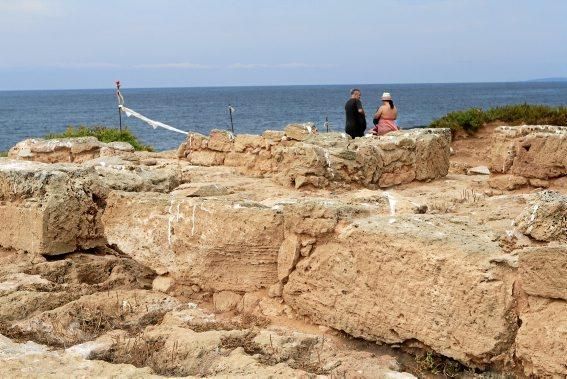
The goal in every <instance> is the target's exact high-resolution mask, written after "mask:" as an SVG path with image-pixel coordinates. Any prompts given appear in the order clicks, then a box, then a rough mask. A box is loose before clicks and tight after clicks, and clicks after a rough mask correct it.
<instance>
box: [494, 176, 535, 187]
mask: <svg viewBox="0 0 567 379" xmlns="http://www.w3.org/2000/svg"><path fill="white" fill-rule="evenodd" d="M527 184H528V179H526V178H524V177H523V176H516V175H494V176H491V177H490V179H488V185H489V186H490V187H491V188H493V189H497V190H501V191H505V190H506V191H513V190H515V189H518V188H522V187H525V186H526V185H527Z"/></svg>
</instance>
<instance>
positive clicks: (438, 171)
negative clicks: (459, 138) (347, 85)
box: [178, 124, 451, 188]
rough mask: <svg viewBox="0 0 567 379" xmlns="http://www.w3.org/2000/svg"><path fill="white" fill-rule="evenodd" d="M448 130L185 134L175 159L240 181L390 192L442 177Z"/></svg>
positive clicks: (298, 127)
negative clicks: (357, 134)
mask: <svg viewBox="0 0 567 379" xmlns="http://www.w3.org/2000/svg"><path fill="white" fill-rule="evenodd" d="M450 142H451V134H450V131H449V130H448V129H419V130H412V131H400V132H394V133H390V134H388V135H386V136H382V137H373V136H370V137H364V138H357V139H354V140H352V139H351V138H350V137H348V136H346V135H345V134H339V133H323V134H315V132H314V130H313V129H312V128H311V126H310V125H305V124H291V125H288V126H287V127H286V129H285V131H283V132H278V131H266V132H264V133H263V134H262V135H261V136H260V135H247V134H244V135H237V136H234V135H232V134H231V133H230V132H226V131H219V130H213V131H212V132H211V134H210V136H209V137H206V136H203V135H200V134H190V135H189V136H188V137H187V140H186V141H185V142H184V143H183V144H182V145H181V146H180V147H179V149H178V156H179V157H180V158H183V159H187V160H188V161H189V162H191V163H192V164H195V165H203V166H218V165H225V166H231V167H236V168H238V170H239V171H240V172H241V173H243V174H246V175H252V176H266V175H267V176H271V177H273V178H274V179H275V180H276V181H277V182H279V183H281V184H283V185H293V186H295V188H300V187H303V186H312V187H316V188H323V187H327V186H330V185H334V186H336V185H341V184H355V185H362V186H366V187H390V186H394V185H397V184H403V183H409V182H411V181H413V180H420V181H427V180H432V179H436V178H440V177H443V176H445V175H447V172H448V169H449V148H450V146H449V145H450Z"/></svg>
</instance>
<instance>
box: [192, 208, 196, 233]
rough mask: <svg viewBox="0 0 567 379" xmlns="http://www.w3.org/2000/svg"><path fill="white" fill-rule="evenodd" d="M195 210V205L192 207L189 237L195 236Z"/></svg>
mask: <svg viewBox="0 0 567 379" xmlns="http://www.w3.org/2000/svg"><path fill="white" fill-rule="evenodd" d="M196 210H197V204H195V205H193V214H192V215H191V235H192V236H194V235H195V211H196Z"/></svg>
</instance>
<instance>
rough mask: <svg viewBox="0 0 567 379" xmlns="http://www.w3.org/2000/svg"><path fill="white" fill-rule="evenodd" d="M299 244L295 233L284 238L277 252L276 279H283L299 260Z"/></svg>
mask: <svg viewBox="0 0 567 379" xmlns="http://www.w3.org/2000/svg"><path fill="white" fill-rule="evenodd" d="M300 248H301V244H300V241H299V238H298V237H297V235H296V234H290V235H289V236H287V237H286V239H284V241H283V243H282V245H281V247H280V250H279V252H278V280H283V279H285V278H287V277H288V275H289V274H290V273H291V272H292V271H293V269H294V268H295V265H296V263H297V261H298V260H299V249H300Z"/></svg>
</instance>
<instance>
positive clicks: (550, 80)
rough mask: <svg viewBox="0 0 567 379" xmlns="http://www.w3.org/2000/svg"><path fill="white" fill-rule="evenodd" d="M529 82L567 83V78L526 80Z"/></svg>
mask: <svg viewBox="0 0 567 379" xmlns="http://www.w3.org/2000/svg"><path fill="white" fill-rule="evenodd" d="M526 81H527V82H546V83H548V82H567V78H565V77H563V78H541V79H532V80H526Z"/></svg>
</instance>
